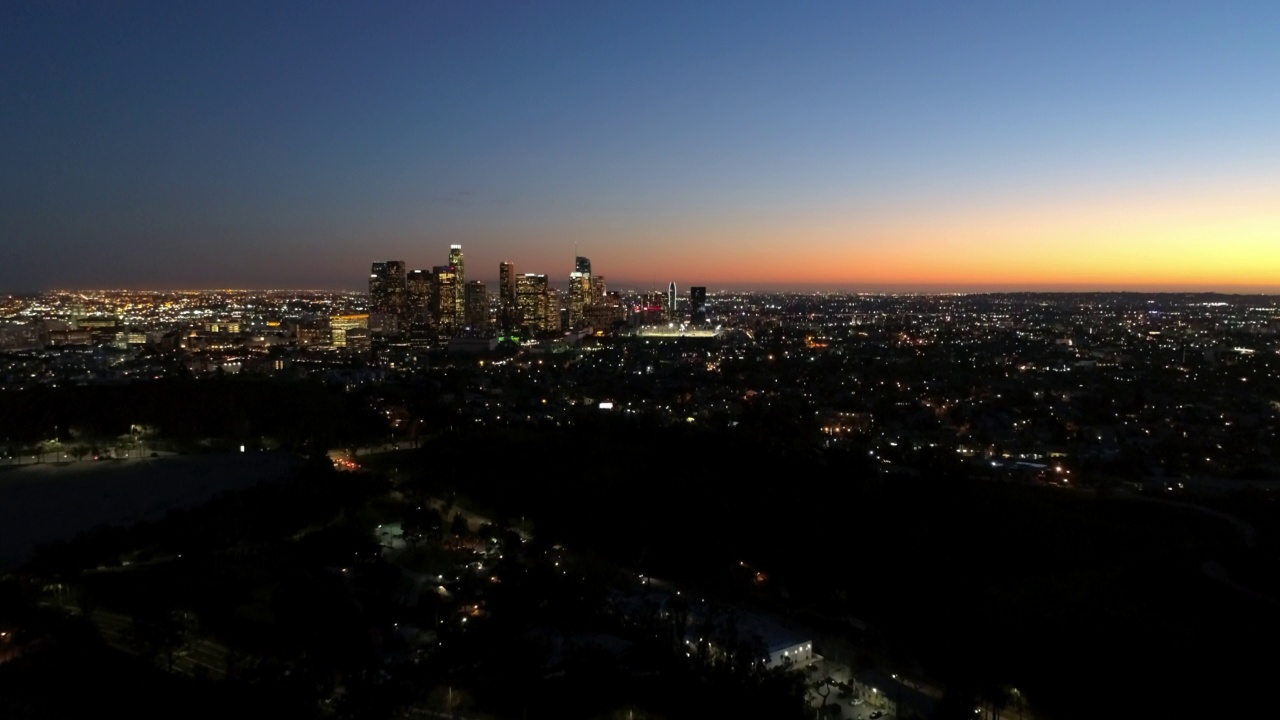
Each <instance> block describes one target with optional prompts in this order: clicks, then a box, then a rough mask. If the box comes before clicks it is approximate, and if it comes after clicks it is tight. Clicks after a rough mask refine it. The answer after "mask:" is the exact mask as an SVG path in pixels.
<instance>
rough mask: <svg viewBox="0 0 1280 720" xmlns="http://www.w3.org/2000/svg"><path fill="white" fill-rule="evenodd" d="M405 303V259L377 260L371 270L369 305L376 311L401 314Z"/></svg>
mask: <svg viewBox="0 0 1280 720" xmlns="http://www.w3.org/2000/svg"><path fill="white" fill-rule="evenodd" d="M404 304H405V276H404V261H403V260H387V261H385V262H376V263H374V264H373V266H372V268H371V269H370V271H369V305H370V308H371V309H372V310H373V311H374V312H380V313H387V314H391V315H399V314H400V313H401V312H402V311H403V310H404Z"/></svg>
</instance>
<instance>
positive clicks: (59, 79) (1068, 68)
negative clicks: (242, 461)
mask: <svg viewBox="0 0 1280 720" xmlns="http://www.w3.org/2000/svg"><path fill="white" fill-rule="evenodd" d="M451 243H461V244H462V245H463V248H464V251H465V253H466V257H467V265H468V276H469V277H470V278H476V279H485V280H490V279H494V278H496V276H497V266H498V263H499V262H500V261H502V260H511V261H513V262H515V263H516V267H517V270H518V271H520V272H545V273H547V274H548V275H550V276H552V278H553V279H562V278H567V275H568V273H569V271H570V270H572V269H573V267H572V258H573V254H574V245H575V243H577V246H578V248H579V251H580V252H581V254H584V255H587V256H590V257H591V259H592V261H593V264H594V266H595V269H596V271H597V272H598V273H601V274H604V275H605V276H606V277H607V278H609V279H610V281H611V285H643V286H646V287H647V286H648V285H649V284H651V283H653V282H655V281H656V282H657V283H659V284H660V285H663V286H665V284H666V282H667V281H668V280H672V279H674V280H676V281H677V282H678V283H679V284H680V285H681V286H682V287H683V286H687V285H689V284H704V285H708V286H711V287H712V288H713V289H714V288H751V287H765V286H774V287H777V286H787V285H792V286H797V287H798V286H813V287H827V288H831V289H835V288H850V289H878V288H915V287H931V288H932V287H936V288H938V289H959V290H964V289H979V288H985V287H1000V288H1002V289H1007V288H1010V287H1025V288H1028V289H1035V288H1068V287H1108V288H1121V289H1147V288H1183V287H1185V288H1189V289H1223V290H1235V289H1240V290H1266V291H1273V292H1275V291H1280V3H1277V2H1274V1H1272V2H1257V3H1213V2H1195V3H1189V2H1177V1H1168V2H1159V3H1139V2H1114V1H1112V2H1098V3H1093V2H1078V1H1077V2H1061V3H1058V2H1025V1H1024V2H958V1H950V2H906V1H902V0H841V1H836V0H832V1H826V2H799V3H784V2H747V1H745V0H732V1H730V0H725V1H723V2H705V3H690V2H670V3H668V2H656V1H643V2H641V1H635V2H602V1H599V0H597V1H593V2H574V3H562V2H546V1H543V0H539V1H538V2H528V1H525V2H479V1H470V2H406V3H354V2H315V1H314V0H313V1H310V2H296V3H295V2H282V1H274V0H273V1H271V2H261V1H259V2H231V1H220V2H198V3H190V2H175V1H172V0H170V1H168V2H155V3H139V2H121V1H113V2H102V3H70V2H67V3H44V2H41V3H35V2H32V3H8V4H6V5H5V6H4V9H2V10H0V245H2V246H3V250H4V252H3V258H4V259H3V262H0V290H23V289H45V288H70V287H85V288H106V287H138V288H168V287H179V286H182V287H305V288H344V287H346V288H360V287H362V286H363V283H364V282H365V279H366V278H367V273H368V265H369V263H370V262H372V261H374V260H380V259H403V260H405V261H407V262H408V263H409V265H410V267H430V266H432V265H436V264H441V263H443V262H444V261H445V258H446V255H447V250H448V246H449V244H451Z"/></svg>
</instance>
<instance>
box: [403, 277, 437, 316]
mask: <svg viewBox="0 0 1280 720" xmlns="http://www.w3.org/2000/svg"><path fill="white" fill-rule="evenodd" d="M405 288H406V290H407V301H408V306H409V310H410V312H411V313H412V314H414V315H421V314H422V313H424V312H429V309H430V306H431V273H429V272H427V271H426V270H410V271H409V277H408V279H407V280H406V281H405Z"/></svg>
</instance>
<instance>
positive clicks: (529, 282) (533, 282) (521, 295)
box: [516, 273, 550, 331]
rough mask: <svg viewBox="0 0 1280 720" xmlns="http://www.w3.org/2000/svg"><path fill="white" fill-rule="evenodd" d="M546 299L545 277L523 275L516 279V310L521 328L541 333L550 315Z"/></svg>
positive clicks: (531, 274) (534, 274)
mask: <svg viewBox="0 0 1280 720" xmlns="http://www.w3.org/2000/svg"><path fill="white" fill-rule="evenodd" d="M548 305H549V303H548V298H547V276H546V275H538V274H536V273H525V274H523V275H520V276H518V277H517V278H516V310H517V312H518V315H519V324H520V326H521V327H525V328H529V329H532V330H534V331H541V330H543V329H544V328H545V327H546V325H547V315H549V314H550V307H548Z"/></svg>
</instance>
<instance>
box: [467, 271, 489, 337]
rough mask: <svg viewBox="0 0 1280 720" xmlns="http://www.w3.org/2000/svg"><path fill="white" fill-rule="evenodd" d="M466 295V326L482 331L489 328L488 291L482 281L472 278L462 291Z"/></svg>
mask: <svg viewBox="0 0 1280 720" xmlns="http://www.w3.org/2000/svg"><path fill="white" fill-rule="evenodd" d="M463 294H464V295H465V296H466V305H467V325H466V326H467V328H468V329H470V330H472V331H476V332H483V331H485V330H488V329H489V291H488V290H487V289H486V288H485V286H484V283H482V282H480V281H479V280H472V281H471V282H469V283H467V285H466V290H465V292H464V293H463Z"/></svg>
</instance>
